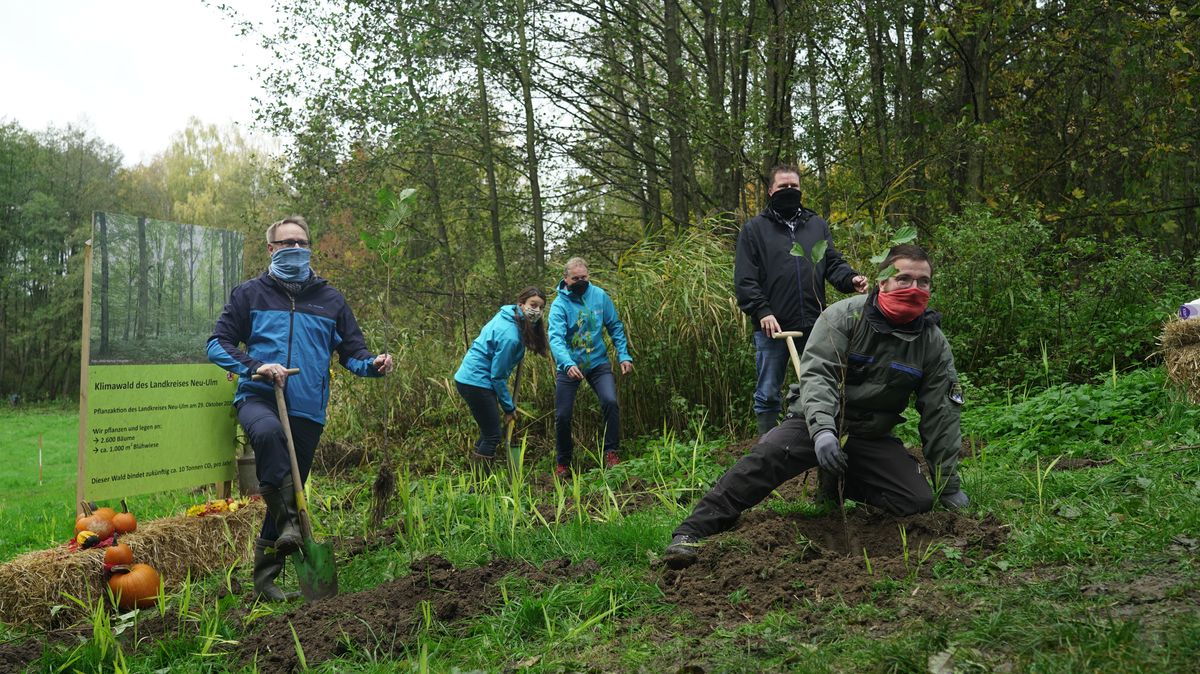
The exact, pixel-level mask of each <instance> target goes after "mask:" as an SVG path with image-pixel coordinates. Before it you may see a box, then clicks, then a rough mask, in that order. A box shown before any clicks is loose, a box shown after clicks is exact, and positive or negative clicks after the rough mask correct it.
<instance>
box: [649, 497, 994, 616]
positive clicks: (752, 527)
mask: <svg viewBox="0 0 1200 674" xmlns="http://www.w3.org/2000/svg"><path fill="white" fill-rule="evenodd" d="M1004 538H1005V531H1004V529H1003V528H1002V527H1001V525H1000V524H999V523H998V522H997V521H995V520H994V519H992V518H990V517H989V518H985V519H983V520H974V519H971V518H969V517H966V516H963V515H960V514H957V513H952V512H934V513H926V514H922V515H915V516H911V517H894V516H891V515H888V514H885V513H882V512H880V511H879V510H876V509H874V508H869V507H863V506H859V507H857V508H854V509H852V510H850V511H849V512H848V513H847V518H846V522H845V525H844V526H843V521H842V518H841V515H840V514H839V513H837V512H832V513H829V514H826V515H822V516H819V517H812V516H804V515H780V514H778V513H774V512H770V511H755V512H751V513H747V514H746V515H744V516H743V517H742V518H741V520H740V521H739V523H738V525H737V527H735V528H734V529H733V530H731V531H728V532H725V533H723V534H718V535H716V536H713V537H712V538H710V539H708V540H707V541H706V542H705V545H704V547H703V548H702V549H701V551H700V558H699V560H698V561H697V562H696V564H695V565H693V566H691V567H689V568H687V569H685V570H682V571H673V570H669V569H668V570H666V571H665V572H664V573H663V575H662V578H661V580H660V581H659V587H660V588H662V590H663V593H664V595H665V598H666V600H667V601H669V602H671V603H673V604H675V605H677V606H679V607H680V608H682V609H685V610H687V611H688V612H690V613H691V614H692V615H693V616H694V617H695V618H697V619H698V621H699V622H701V623H707V625H708V626H710V627H711V626H716V625H729V624H733V623H739V622H744V621H749V620H757V619H758V618H760V617H762V616H763V615H764V614H765V613H766V612H768V611H769V610H771V609H773V608H790V607H794V606H799V605H802V604H806V603H807V602H816V603H820V602H822V601H826V600H829V599H832V598H839V599H841V600H843V601H847V602H850V603H857V602H859V601H861V600H863V599H866V598H869V596H870V594H871V593H872V592H873V590H874V589H875V588H876V587H877V585H878V584H879V583H880V581H884V580H887V579H922V578H929V577H930V576H931V573H932V568H933V565H934V564H935V563H936V562H938V561H941V560H944V559H945V558H946V552H947V551H949V552H950V554H951V555H954V556H964V557H965V556H967V555H968V554H975V553H982V554H987V553H988V552H990V551H992V550H994V549H996V548H997V547H998V546H999V545H1000V544H1001V543H1002V542H1003V540H1004ZM868 566H869V569H868Z"/></svg>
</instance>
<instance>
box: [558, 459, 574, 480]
mask: <svg viewBox="0 0 1200 674" xmlns="http://www.w3.org/2000/svg"><path fill="white" fill-rule="evenodd" d="M570 472H571V469H570V468H567V467H566V466H564V465H562V464H561V463H560V464H558V465H557V466H555V467H554V477H557V478H562V479H564V480H565V479H566V478H567V474H568V473H570Z"/></svg>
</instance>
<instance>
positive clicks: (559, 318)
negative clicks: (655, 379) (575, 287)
mask: <svg viewBox="0 0 1200 674" xmlns="http://www.w3.org/2000/svg"><path fill="white" fill-rule="evenodd" d="M601 328H603V329H604V330H607V331H608V336H609V337H610V338H612V343H613V347H615V348H616V349H617V362H624V361H627V360H628V361H631V362H632V361H633V356H630V355H629V343H628V342H626V340H625V324H624V323H622V322H621V319H620V318H617V308H616V307H615V306H613V302H612V300H611V299H609V297H608V293H606V292H604V290H602V289H601V288H600V287H599V286H597V285H596V284H594V283H590V284H588V287H587V290H584V291H583V296H582V297H579V296H577V295H576V294H575V293H573V292H571V291H570V290H567V284H566V282H565V281H559V283H558V295H556V296H555V298H554V302H553V303H551V305H550V318H549V326H548V330H549V335H548V336H549V338H550V353H551V354H553V355H554V363H555V365H556V366H557V367H558V371H559V372H566V371H567V370H569V369H571V366H572V365H578V366H579V369H580V370H582V371H583V373H584V374H587V373H588V372H590V371H591V370H592V369H593V368H595V367H596V366H597V365H601V364H603V363H607V362H608V347H607V346H606V345H605V344H604V333H603V331H602V330H601Z"/></svg>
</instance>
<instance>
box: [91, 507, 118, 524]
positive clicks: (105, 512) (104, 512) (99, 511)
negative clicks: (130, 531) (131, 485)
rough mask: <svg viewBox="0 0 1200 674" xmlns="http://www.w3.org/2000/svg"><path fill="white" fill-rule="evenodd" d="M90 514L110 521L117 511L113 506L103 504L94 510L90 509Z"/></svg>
mask: <svg viewBox="0 0 1200 674" xmlns="http://www.w3.org/2000/svg"><path fill="white" fill-rule="evenodd" d="M92 514H93V515H95V516H96V517H103V518H104V519H106V520H108V521H109V522H111V521H112V519H113V518H114V517H116V516H117V511H116V509H115V508H109V507H108V506H104V507H103V508H96V509H95V510H93V511H92Z"/></svg>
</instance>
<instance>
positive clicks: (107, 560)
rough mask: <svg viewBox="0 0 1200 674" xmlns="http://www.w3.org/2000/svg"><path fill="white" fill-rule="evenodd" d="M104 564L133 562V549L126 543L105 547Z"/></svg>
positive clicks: (112, 564)
mask: <svg viewBox="0 0 1200 674" xmlns="http://www.w3.org/2000/svg"><path fill="white" fill-rule="evenodd" d="M104 564H105V566H117V565H120V564H133V550H131V549H129V546H128V545H126V544H124V543H117V544H116V545H110V546H108V547H107V548H105V549H104Z"/></svg>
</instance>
